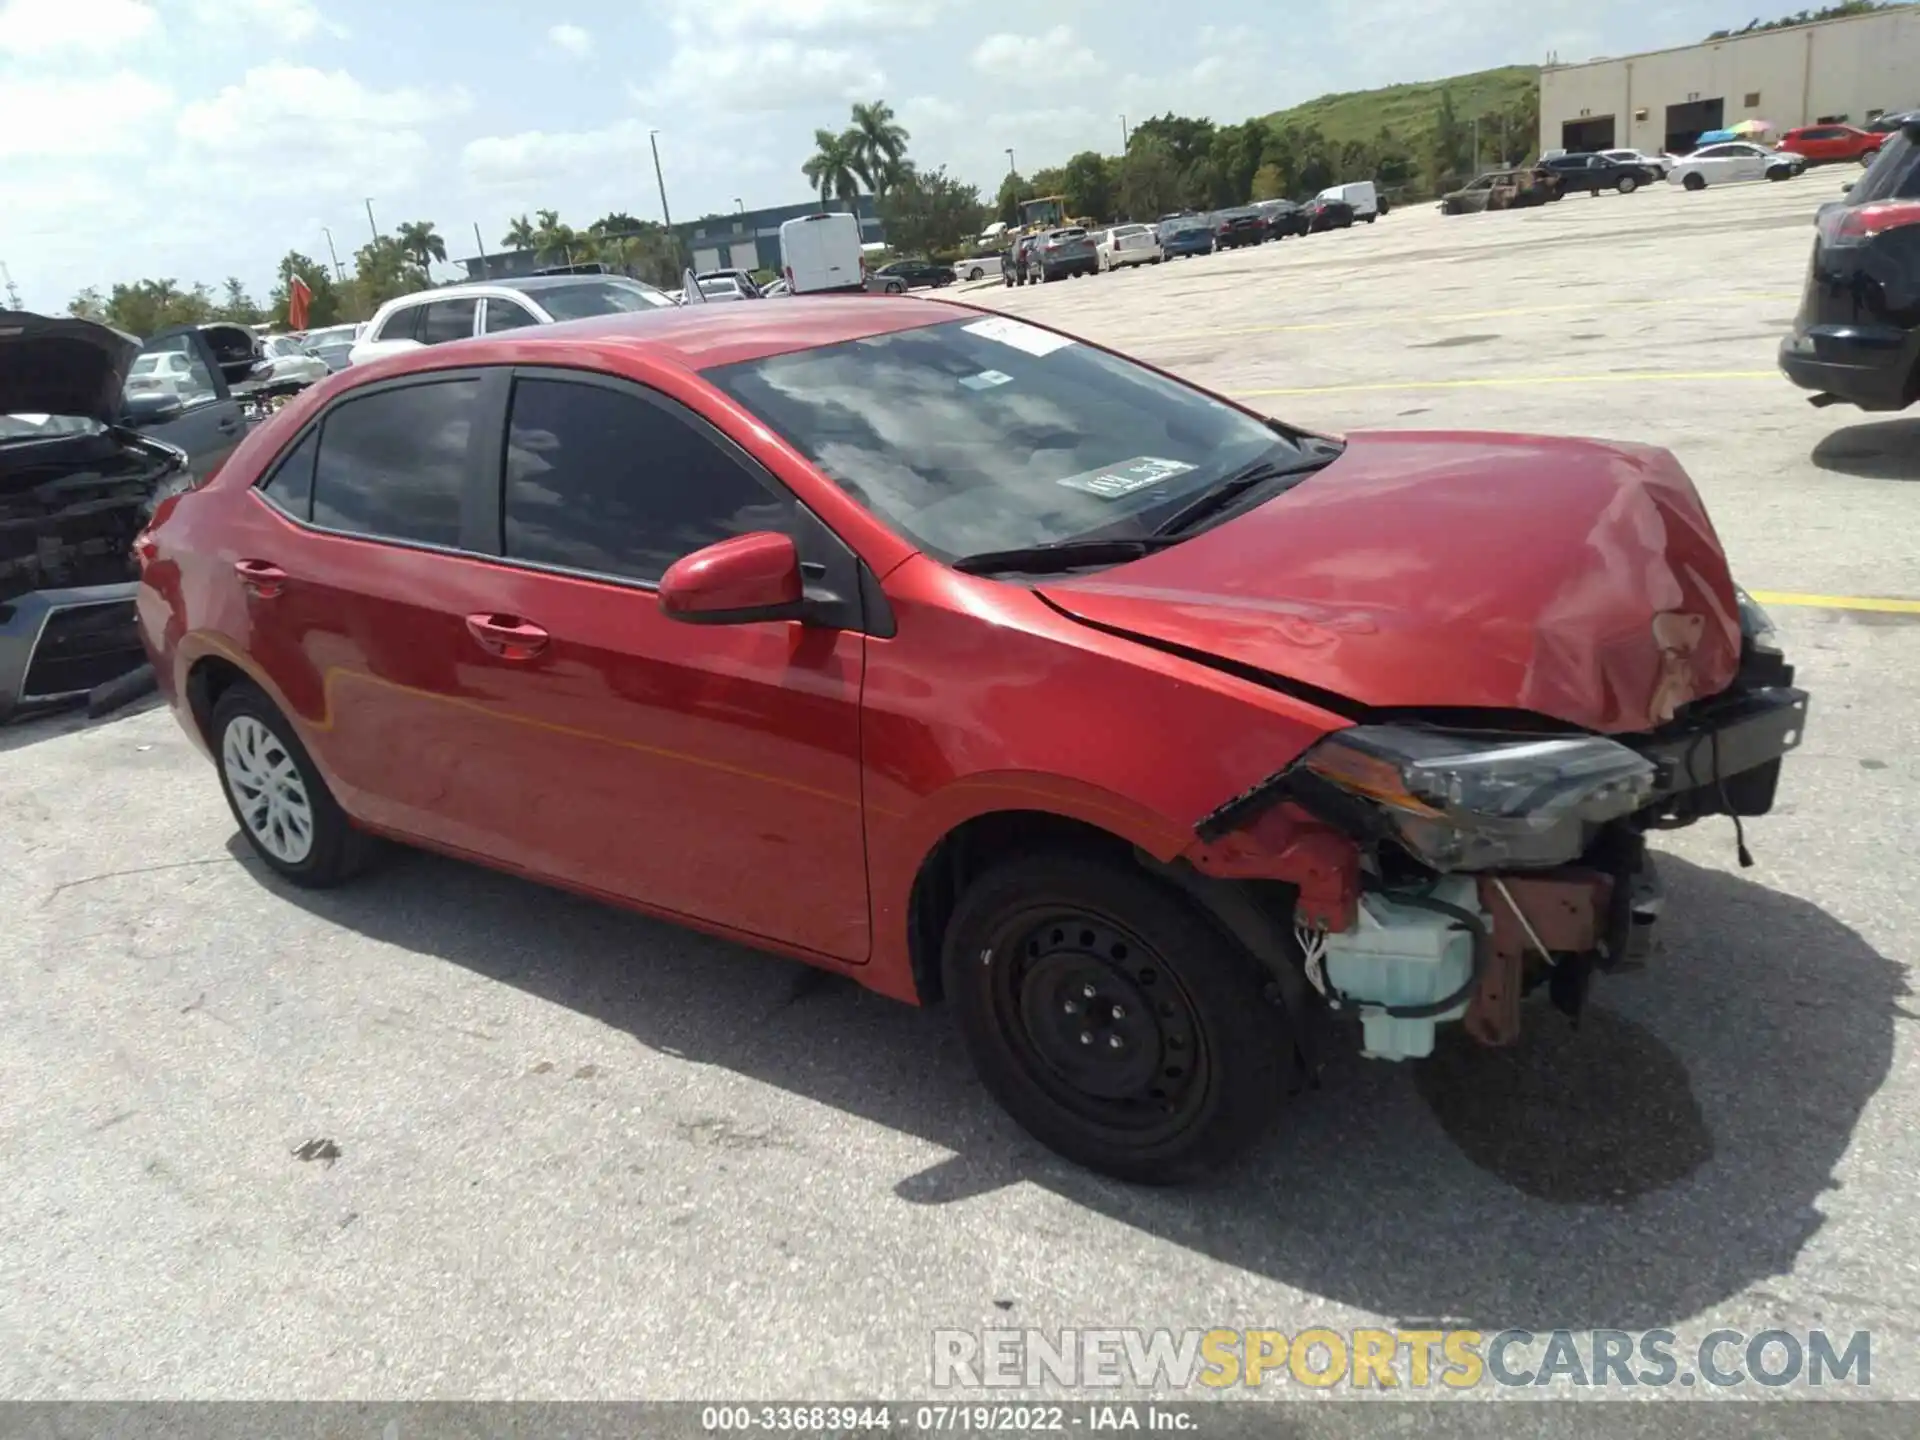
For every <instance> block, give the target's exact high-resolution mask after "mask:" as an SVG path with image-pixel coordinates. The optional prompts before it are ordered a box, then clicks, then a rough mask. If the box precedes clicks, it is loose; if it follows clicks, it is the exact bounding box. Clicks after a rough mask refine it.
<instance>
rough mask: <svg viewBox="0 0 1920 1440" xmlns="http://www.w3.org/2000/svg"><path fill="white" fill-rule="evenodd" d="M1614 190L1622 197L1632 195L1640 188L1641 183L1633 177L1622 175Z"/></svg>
mask: <svg viewBox="0 0 1920 1440" xmlns="http://www.w3.org/2000/svg"><path fill="white" fill-rule="evenodd" d="M1613 188H1614V189H1616V190H1618V191H1619V192H1620V193H1621V194H1622V195H1631V194H1632V193H1633V192H1634V191H1636V190H1638V189H1639V188H1640V182H1639V181H1638V180H1636V179H1635V178H1634V177H1633V176H1631V175H1622V176H1621V177H1620V180H1619V183H1618V184H1616V185H1615V186H1614V187H1613ZM1595 193H1596V194H1598V193H1599V192H1598V191H1596V192H1595Z"/></svg>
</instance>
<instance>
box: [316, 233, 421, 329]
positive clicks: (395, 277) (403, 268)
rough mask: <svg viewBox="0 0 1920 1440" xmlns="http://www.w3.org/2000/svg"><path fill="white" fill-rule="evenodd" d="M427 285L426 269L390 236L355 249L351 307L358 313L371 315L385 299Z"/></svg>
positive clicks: (405, 293) (406, 293) (409, 292)
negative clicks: (415, 261)
mask: <svg viewBox="0 0 1920 1440" xmlns="http://www.w3.org/2000/svg"><path fill="white" fill-rule="evenodd" d="M307 283H308V284H309V285H311V284H312V283H313V282H312V280H311V279H309V280H308V282H307ZM427 284H428V281H427V275H426V272H425V271H424V270H422V269H421V268H420V267H419V265H417V264H416V263H414V259H413V256H411V255H409V254H408V253H407V250H406V247H405V246H404V245H402V244H401V243H400V241H399V240H398V239H397V238H395V237H394V236H392V235H382V236H381V237H380V238H379V239H377V240H370V241H368V242H367V243H366V244H365V245H362V246H361V247H360V248H359V249H358V250H356V251H355V252H354V256H353V300H352V306H353V309H354V311H355V312H356V314H357V315H371V314H373V312H374V311H375V310H378V309H379V308H380V307H381V306H382V305H384V304H386V302H387V301H389V300H392V299H395V298H396V297H398V296H401V295H408V294H411V293H412V292H413V291H415V290H424V289H426V287H427ZM308 323H309V324H317V323H318V322H317V321H312V320H309V322H308Z"/></svg>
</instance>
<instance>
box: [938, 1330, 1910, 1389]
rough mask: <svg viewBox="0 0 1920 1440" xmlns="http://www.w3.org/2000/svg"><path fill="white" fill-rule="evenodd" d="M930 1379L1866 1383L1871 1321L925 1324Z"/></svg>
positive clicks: (1420, 1384) (1004, 1383)
mask: <svg viewBox="0 0 1920 1440" xmlns="http://www.w3.org/2000/svg"><path fill="white" fill-rule="evenodd" d="M932 1380H933V1384H934V1386H935V1387H936V1388H938V1389H962V1390H980V1389H988V1390H991V1389H996V1388H1009V1389H1011V1388H1023V1389H1039V1388H1043V1387H1053V1386H1059V1387H1064V1388H1067V1389H1070V1390H1077V1389H1113V1388H1118V1387H1128V1388H1133V1389H1146V1390H1185V1389H1188V1388H1190V1387H1193V1386H1199V1387H1201V1388H1202V1389H1207V1390H1216V1391H1217V1390H1226V1389H1259V1388H1260V1387H1262V1386H1265V1385H1280V1384H1285V1385H1304V1386H1307V1387H1308V1388H1310V1389H1316V1390H1328V1389H1333V1388H1335V1387H1346V1388H1349V1389H1355V1390H1400V1389H1407V1390H1430V1389H1439V1390H1443V1391H1444V1390H1472V1389H1475V1388H1477V1387H1480V1386H1484V1385H1495V1386H1502V1387H1520V1386H1528V1387H1557V1386H1573V1387H1582V1386H1584V1387H1595V1386H1598V1387H1604V1388H1608V1389H1639V1388H1642V1387H1653V1388H1665V1387H1669V1386H1675V1387H1682V1388H1686V1387H1696V1386H1707V1387H1710V1388H1714V1389H1727V1388H1730V1387H1733V1386H1761V1387H1765V1388H1768V1389H1778V1388H1780V1387H1783V1386H1789V1385H1806V1386H1822V1387H1824V1386H1832V1385H1847V1386H1856V1387H1862V1388H1864V1387H1866V1386H1869V1385H1871V1384H1872V1383H1873V1343H1872V1335H1871V1333H1870V1332H1869V1331H1865V1330H1855V1331H1852V1332H1850V1333H1840V1334H1830V1333H1829V1332H1827V1331H1824V1330H1810V1331H1805V1332H1794V1331H1788V1330H1761V1331H1757V1332H1754V1333H1751V1334H1749V1333H1747V1332H1746V1331H1741V1330H1714V1331H1710V1332H1708V1333H1707V1334H1706V1335H1704V1336H1702V1337H1700V1338H1699V1339H1698V1340H1697V1341H1683V1340H1682V1339H1681V1338H1680V1337H1679V1336H1678V1335H1677V1334H1675V1332H1673V1331H1671V1330H1638V1331H1635V1330H1549V1331H1542V1332H1538V1333H1536V1332H1534V1331H1531V1330H1498V1331H1482V1330H1439V1329H1435V1330H1374V1329H1358V1330H1350V1331H1337V1330H1328V1329H1311V1330H1302V1331H1300V1332H1299V1333H1297V1334H1295V1335H1291V1336H1289V1335H1288V1334H1286V1333H1285V1332H1284V1331H1280V1330H1226V1329H1214V1330H1184V1331H1171V1330H1122V1329H1114V1330H1057V1331H1043V1330H1017V1329H987V1330H979V1331H973V1330H936V1331H935V1332H934V1333H933V1375H932Z"/></svg>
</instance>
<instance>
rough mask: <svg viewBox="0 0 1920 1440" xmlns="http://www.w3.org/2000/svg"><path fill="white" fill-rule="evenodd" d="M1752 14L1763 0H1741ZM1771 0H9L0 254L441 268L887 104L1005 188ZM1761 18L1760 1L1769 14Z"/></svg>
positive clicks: (1709, 23) (715, 181) (156, 263)
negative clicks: (406, 225)
mask: <svg viewBox="0 0 1920 1440" xmlns="http://www.w3.org/2000/svg"><path fill="white" fill-rule="evenodd" d="M1756 5H1758V8H1757V9H1756V8H1753V7H1755V6H1756ZM1789 8H1792V7H1790V6H1789V5H1788V4H1787V3H1786V0H1774V3H1773V5H1772V7H1771V8H1768V7H1767V6H1766V5H1764V4H1760V3H1759V0H1745V5H1744V6H1743V5H1742V4H1741V0H1667V3H1663V4H1661V5H1659V6H1655V5H1654V4H1652V3H1650V0H1622V3H1615V4H1611V5H1595V4H1591V3H1589V0H1532V3H1530V4H1527V5H1518V4H1514V3H1512V0H1207V3H1206V4H1204V5H1201V6H1196V7H1195V8H1194V11H1193V12H1191V13H1193V14H1194V15H1195V16H1196V17H1197V18H1201V19H1203V20H1204V23H1201V24H1190V23H1185V22H1184V21H1183V20H1182V18H1181V17H1182V16H1183V15H1185V14H1187V13H1189V12H1187V11H1186V10H1185V8H1184V7H1182V6H1180V5H1177V4H1169V3H1168V0H548V3H543V4H539V5H535V4H532V3H530V0H518V3H510V0H460V3H453V0H445V3H434V0H428V3H423V4H418V5H412V6H407V5H400V4H395V3H393V0H0V262H4V263H5V264H6V266H7V267H8V271H9V273H10V274H11V276H12V279H13V282H14V284H15V286H16V287H17V289H18V292H19V297H20V301H21V303H22V304H23V305H25V306H27V307H28V308H32V309H39V310H49V311H58V310H64V309H65V307H66V304H67V302H68V301H69V300H70V299H71V298H72V296H73V295H74V294H75V293H76V292H78V291H79V290H81V289H82V288H84V287H85V286H88V285H99V286H101V287H103V288H106V287H110V286H111V285H112V284H113V283H114V282H116V281H131V280H135V279H140V278H143V277H145V278H161V277H165V278H172V279H174V280H176V281H178V282H179V283H181V284H183V285H185V284H190V283H193V282H195V281H202V282H205V283H207V284H208V285H211V286H213V287H215V288H216V289H218V288H219V286H220V285H221V284H222V282H223V281H224V280H225V279H226V277H228V276H229V275H235V276H238V277H240V279H241V280H243V281H244V282H245V284H246V285H247V287H248V289H249V290H250V291H251V292H252V293H253V294H254V296H255V298H256V299H264V298H265V296H266V293H267V292H268V291H269V290H270V288H271V286H272V283H273V277H274V271H275V268H276V267H277V265H278V263H279V260H280V257H281V256H282V255H284V254H285V253H286V252H287V251H288V250H290V249H297V250H300V251H302V252H303V253H305V254H307V255H310V256H313V257H315V258H316V259H319V260H322V261H324V260H326V258H327V233H326V232H327V231H329V230H330V231H331V232H332V235H333V240H334V243H335V245H336V247H337V248H338V250H339V254H340V258H341V259H342V260H343V261H345V262H346V263H347V264H348V266H349V267H351V265H352V253H351V252H352V251H353V249H354V248H355V247H357V246H358V245H361V244H363V243H365V241H366V239H367V237H368V234H369V224H368V217H367V202H368V201H369V200H370V201H371V202H372V207H373V213H374V218H375V220H376V221H377V223H378V224H379V225H380V226H381V228H383V229H389V230H390V229H391V228H392V227H394V226H395V225H397V224H399V223H400V222H403V221H410V220H431V221H433V222H434V223H435V224H436V225H437V226H438V227H439V230H440V233H441V235H442V236H443V237H444V238H445V240H446V243H447V247H448V252H449V255H450V256H452V257H455V258H458V257H460V256H464V255H471V254H474V253H475V241H474V227H475V225H476V224H477V225H478V226H479V228H480V233H481V235H482V236H483V237H484V239H485V241H486V243H487V246H488V248H489V249H492V248H497V247H498V245H499V241H500V237H501V236H502V235H503V234H504V233H505V231H506V228H507V225H508V223H509V222H510V220H511V219H512V218H513V217H514V216H516V215H519V214H522V213H525V212H530V211H532V210H535V209H538V208H542V207H546V208H552V209H557V210H559V211H560V213H561V216H562V218H563V219H565V220H567V221H569V222H570V223H572V224H575V225H579V226H584V225H586V224H587V223H589V222H590V221H592V220H594V219H596V218H597V217H599V216H600V215H602V214H605V213H606V212H608V211H610V210H623V211H626V212H628V213H631V214H633V215H636V216H638V217H640V218H641V219H658V218H659V217H660V213H661V206H660V196H659V191H658V189H657V188H656V185H655V181H654V173H653V160H652V155H651V152H650V150H649V148H648V132H649V131H650V130H657V131H658V132H659V135H658V140H659V146H660V159H661V164H662V167H663V169H664V172H665V179H666V191H667V201H668V203H669V205H670V206H671V207H672V212H673V214H674V215H675V216H676V217H678V218H679V219H682V220H687V219H693V218H695V217H697V216H700V215H702V214H707V213H712V212H716V211H726V210H732V209H734V208H735V202H736V200H739V201H744V203H745V204H746V206H747V207H748V208H750V209H751V208H756V207H759V206H762V205H779V204H788V203H794V202H798V201H802V200H805V199H807V198H808V187H807V184H806V182H805V180H804V179H803V178H802V177H801V174H800V165H801V163H802V162H803V161H804V160H805V159H806V157H807V156H808V155H809V154H810V153H811V152H812V149H813V143H812V142H813V133H814V131H815V130H816V129H817V128H820V127H822V126H826V127H830V128H833V129H836V130H837V129H839V128H841V127H843V126H844V125H845V123H846V118H847V107H848V105H849V103H850V102H852V101H854V100H875V99H884V100H886V101H887V102H888V103H889V104H891V105H892V106H893V107H894V109H895V111H896V112H897V113H898V115H899V117H900V120H901V122H902V123H903V124H904V125H905V126H906V127H907V129H908V131H909V132H910V133H911V136H912V139H911V141H910V145H909V150H910V153H911V155H912V156H913V158H914V159H915V160H916V161H917V162H918V163H920V164H921V165H922V166H923V167H930V166H933V165H941V164H944V165H945V166H946V167H947V168H948V170H949V171H950V172H952V173H954V174H957V175H960V176H961V177H963V178H964V179H966V180H969V181H972V182H974V183H977V184H979V185H980V186H981V187H982V189H983V191H986V192H989V193H990V192H991V191H992V190H993V189H994V188H996V187H997V186H998V184H999V181H1000V177H1001V176H1002V175H1003V174H1004V173H1005V169H1006V164H1007V158H1006V149H1007V148H1008V147H1009V146H1010V147H1012V148H1013V150H1014V152H1015V159H1016V161H1017V163H1018V165H1019V167H1020V168H1021V169H1022V170H1023V171H1027V172H1031V171H1033V170H1036V169H1039V168H1040V167H1042V166H1045V165H1057V164H1059V163H1061V162H1063V161H1064V160H1065V159H1066V158H1067V157H1068V156H1069V155H1071V154H1073V153H1075V152H1076V151H1079V150H1083V149H1087V148H1096V149H1100V150H1104V151H1107V152H1109V153H1116V152H1118V151H1119V149H1120V141H1121V124H1122V119H1121V117H1122V116H1123V115H1124V116H1126V117H1128V121H1129V122H1130V123H1131V122H1136V121H1138V120H1140V119H1143V118H1145V117H1147V116H1149V115H1153V114H1158V113H1164V112H1165V111H1168V110H1172V111H1175V112H1178V113H1181V114H1187V115H1204V116H1208V117H1210V118H1213V119H1215V120H1219V121H1222V122H1227V123H1232V122H1237V121H1240V120H1243V119H1245V118H1247V117H1248V116H1249V115H1255V114H1264V113H1267V112H1269V111H1272V110H1276V109H1280V108H1283V107H1285V106H1288V105H1292V104H1295V103H1297V102H1299V101H1301V100H1306V99H1310V98H1312V97H1313V96H1315V95H1319V94H1324V93H1327V92H1329V91H1347V90H1359V89H1367V88H1370V87H1373V86H1376V85H1385V84H1392V83H1396V82H1399V81H1406V80H1425V79H1433V78H1437V77H1441V76H1445V75H1452V74H1459V73H1462V72H1465V71H1470V70H1477V69H1484V68H1486V67H1488V66H1492V65H1502V64H1514V63H1530V62H1532V63H1537V62H1538V61H1540V60H1542V59H1544V58H1545V57H1546V55H1547V54H1548V52H1549V51H1552V52H1557V53H1558V55H1559V56H1560V58H1561V59H1562V60H1567V61H1572V60H1584V59H1589V58H1592V57H1594V56H1598V55H1619V54H1624V53H1629V52H1632V51H1637V50H1646V49H1652V48H1656V47H1659V46H1663V45H1672V44H1685V43H1690V42H1692V41H1696V40H1700V39H1703V38H1704V37H1705V36H1706V35H1707V34H1708V33H1709V32H1710V31H1712V30H1714V29H1717V28H1721V27H1724V26H1728V25H1740V24H1744V23H1745V22H1746V21H1747V20H1749V19H1752V18H1755V16H1756V15H1760V16H1761V18H1772V16H1773V14H1774V13H1775V12H1776V11H1778V12H1782V13H1784V12H1785V11H1786V10H1787V9H1789ZM1763 11H1764V14H1762V12H1763Z"/></svg>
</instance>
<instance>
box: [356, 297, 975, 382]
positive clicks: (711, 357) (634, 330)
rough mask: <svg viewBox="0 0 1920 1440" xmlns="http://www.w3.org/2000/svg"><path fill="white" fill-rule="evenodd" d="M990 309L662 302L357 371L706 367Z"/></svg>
mask: <svg viewBox="0 0 1920 1440" xmlns="http://www.w3.org/2000/svg"><path fill="white" fill-rule="evenodd" d="M991 313H992V312H990V311H984V310H980V309H978V308H976V307H974V306H971V305H960V304H955V303H953V302H951V301H944V300H922V299H916V298H911V297H908V296H904V295H849V296H844V297H840V296H828V295H817V296H816V295H796V296H793V297H790V298H789V299H785V300H782V301H780V302H779V303H778V304H777V305H714V306H707V305H690V306H686V307H684V308H683V307H680V306H675V307H672V308H670V309H669V308H665V307H662V308H659V309H654V310H643V311H629V312H626V313H623V314H619V315H594V316H589V317H588V318H587V319H584V320H568V321H563V322H562V323H560V324H558V325H537V326H528V327H526V328H524V329H518V330H510V331H505V332H502V333H501V334H498V335H489V336H483V337H480V338H477V339H473V340H458V341H453V342H451V343H449V344H445V345H430V346H426V347H424V348H422V349H418V350H409V351H406V352H405V353H404V354H401V355H396V356H389V357H387V358H386V359H383V360H378V361H375V362H373V364H371V365H368V366H366V367H364V368H365V371H366V373H367V374H369V375H400V374H408V373H411V372H413V371H416V370H431V369H440V368H444V367H445V366H447V365H449V364H467V365H473V364H502V363H511V364H524V365H539V364H576V363H579V357H580V355H581V352H582V351H583V350H585V351H590V352H594V355H595V358H596V359H597V360H598V361H600V362H601V363H603V364H606V365H607V366H608V368H610V369H613V370H616V371H617V370H618V369H619V368H620V366H619V363H618V362H619V359H620V357H621V356H623V355H631V356H634V357H636V358H644V359H650V360H653V361H656V362H664V363H665V364H668V365H675V366H678V367H680V368H682V369H687V370H707V369H712V368H714V367H716V366H720V365H733V364H737V363H740V362H742V361H752V360H764V359H766V358H767V357H768V356H770V355H784V354H790V353H792V352H794V351H796V350H814V349H819V348H821V347H823V346H827V345H838V344H841V343H843V342H844V341H848V340H865V339H868V338H871V337H872V336H875V335H890V334H893V333H895V332H897V331H900V330H914V329H918V328H920V327H921V326H924V325H937V324H939V323H941V322H942V321H945V320H962V319H966V318H968V317H969V316H980V315H987V314H991ZM456 357H457V358H456ZM359 368H361V367H356V369H359Z"/></svg>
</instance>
